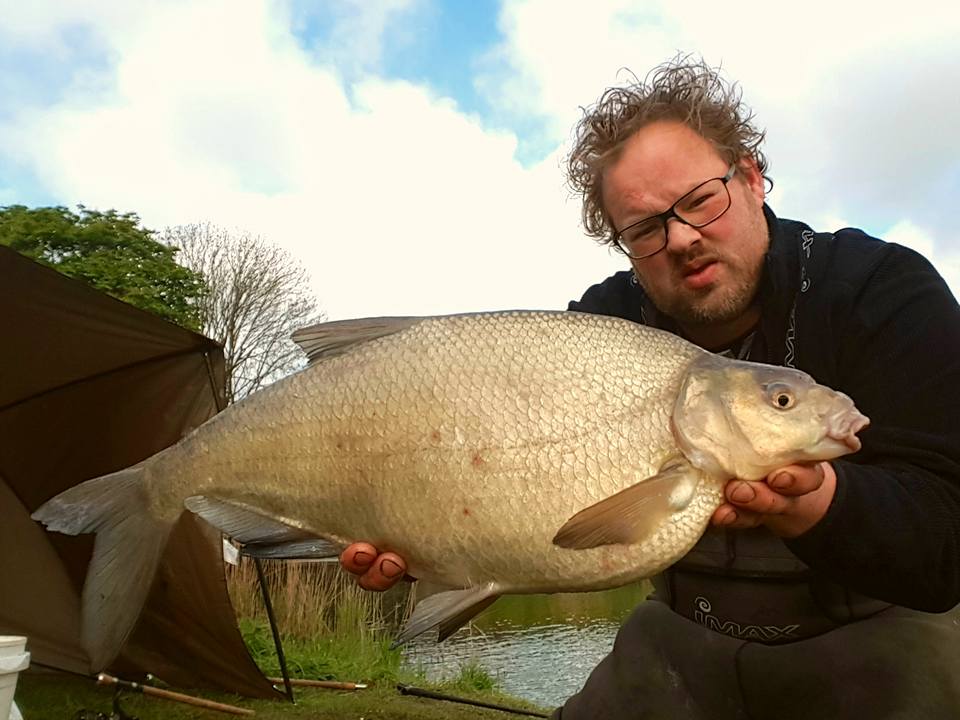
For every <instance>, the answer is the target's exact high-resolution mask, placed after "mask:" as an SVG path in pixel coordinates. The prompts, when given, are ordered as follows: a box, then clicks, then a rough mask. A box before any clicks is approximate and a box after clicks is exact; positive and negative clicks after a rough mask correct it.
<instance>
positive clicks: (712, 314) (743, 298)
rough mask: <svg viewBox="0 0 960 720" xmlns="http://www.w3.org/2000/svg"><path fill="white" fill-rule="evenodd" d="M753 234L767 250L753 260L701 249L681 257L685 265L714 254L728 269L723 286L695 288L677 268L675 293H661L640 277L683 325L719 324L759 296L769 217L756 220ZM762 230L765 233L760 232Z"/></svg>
mask: <svg viewBox="0 0 960 720" xmlns="http://www.w3.org/2000/svg"><path fill="white" fill-rule="evenodd" d="M750 232H751V234H754V237H755V238H756V242H758V243H763V245H762V247H763V251H762V252H760V253H759V257H758V258H757V259H756V260H755V261H754V262H753V263H752V264H748V262H749V261H745V260H744V259H743V258H742V257H741V258H735V259H731V258H727V257H725V256H724V254H723V253H715V252H710V251H701V252H699V253H696V254H693V255H690V256H687V257H684V258H682V259H680V258H678V259H677V261H676V266H675V267H676V268H681V267H683V266H684V265H685V264H687V263H690V262H692V261H694V260H696V259H698V258H699V257H703V256H706V257H708V258H714V259H715V260H716V261H717V262H719V263H721V264H722V266H723V267H722V269H723V270H725V271H726V272H727V273H728V277H727V278H726V281H725V282H724V283H723V284H722V285H719V286H716V285H714V286H710V287H706V288H702V289H697V290H691V289H689V288H685V287H683V286H682V284H681V283H682V282H683V281H682V276H681V272H680V271H679V269H678V270H677V272H676V275H677V277H678V278H680V279H679V280H678V282H677V285H675V286H674V289H673V292H672V293H663V294H661V293H660V292H658V291H657V290H656V289H655V288H651V287H648V283H645V282H644V281H643V278H641V277H640V276H639V275H637V280H638V281H639V283H640V286H641V287H642V288H643V289H644V291H645V292H646V293H647V297H648V298H650V300H651V302H653V304H654V306H656V308H657V309H658V310H659V311H660V312H662V313H664V314H666V315H668V316H669V317H671V318H673V319H674V320H675V321H676V322H678V323H679V324H680V325H682V326H684V327H687V328H695V327H702V326H710V325H717V324H722V323H727V322H731V321H733V320H736V319H737V318H739V317H741V316H742V315H743V314H744V313H745V312H746V311H747V310H748V308H750V306H751V305H753V304H754V302H755V301H756V299H757V293H758V292H759V289H760V276H761V274H762V271H763V259H764V257H765V256H766V248H767V247H768V245H769V238H768V235H767V227H766V221H765V220H763V217H762V216H760V222H755V223H752V227H751V228H750ZM759 233H762V235H759Z"/></svg>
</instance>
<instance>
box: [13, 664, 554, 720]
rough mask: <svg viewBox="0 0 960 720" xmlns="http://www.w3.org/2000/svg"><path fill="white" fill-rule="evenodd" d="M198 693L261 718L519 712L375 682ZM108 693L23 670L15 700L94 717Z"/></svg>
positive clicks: (28, 713)
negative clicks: (254, 695) (254, 693)
mask: <svg viewBox="0 0 960 720" xmlns="http://www.w3.org/2000/svg"><path fill="white" fill-rule="evenodd" d="M446 691H447V692H451V691H452V688H446ZM191 694H199V693H195V692H194V693H191ZM456 694H457V695H460V696H467V697H473V698H475V699H479V700H483V701H486V702H500V703H502V704H507V705H509V706H511V707H523V708H526V709H537V708H534V707H533V706H531V705H529V704H524V703H521V702H519V701H517V700H516V699H514V698H507V697H503V696H500V695H498V694H496V693H490V692H470V691H466V690H463V689H459V690H456ZM203 697H206V698H208V699H211V700H215V701H217V702H222V703H227V704H230V705H237V706H239V707H243V708H247V709H250V710H253V711H254V712H255V713H256V715H255V717H256V718H260V719H261V720H308V719H309V720H334V719H336V720H343V719H344V718H353V719H354V720H358V719H360V718H366V719H367V720H371V719H372V718H377V720H443V719H444V718H449V719H450V720H467V718H480V719H481V720H482V719H483V718H490V720H493V719H494V718H506V717H521V716H519V715H507V714H505V713H502V712H500V711H497V710H486V709H483V708H476V707H469V706H466V705H458V704H453V703H449V702H442V701H438V700H428V699H423V698H416V697H409V696H405V695H401V694H400V693H399V692H397V690H396V689H395V688H394V687H393V686H391V685H386V684H377V685H375V686H372V687H370V688H368V689H366V690H358V691H356V692H342V691H335V690H314V689H298V691H297V693H296V697H297V703H296V705H291V704H289V703H287V702H281V701H271V700H249V699H247V698H240V697H237V696H235V695H226V694H222V693H203ZM112 699H113V692H112V691H111V690H109V689H108V688H100V687H97V686H96V685H94V683H93V682H92V681H89V680H83V679H81V678H77V677H72V676H60V675H50V674H44V675H40V674H37V675H30V674H26V675H21V677H20V682H19V684H18V686H17V703H18V705H19V706H20V710H21V712H22V713H23V716H24V718H25V720H69V719H70V718H76V717H77V712H78V711H80V710H87V711H90V712H91V713H92V714H90V715H89V716H88V717H89V718H90V719H91V720H93V718H95V717H96V713H103V714H104V715H106V716H109V715H110V713H111V712H112ZM120 703H121V707H122V709H123V711H124V712H126V713H127V714H129V715H133V716H135V717H138V718H140V720H212V719H213V718H229V717H239V716H234V715H227V714H224V713H220V712H215V711H213V710H204V709H201V708H193V707H189V706H187V705H181V704H178V703H173V702H170V701H165V700H158V699H155V698H149V697H144V696H140V695H135V694H127V693H124V694H123V695H121V700H120ZM541 710H542V708H541Z"/></svg>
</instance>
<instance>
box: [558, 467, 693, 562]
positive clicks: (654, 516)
mask: <svg viewBox="0 0 960 720" xmlns="http://www.w3.org/2000/svg"><path fill="white" fill-rule="evenodd" d="M700 476H701V472H700V471H699V470H697V469H696V468H694V467H693V466H692V465H690V463H689V462H687V460H686V459H684V458H673V459H671V460H669V461H668V462H666V463H664V464H663V465H662V466H661V468H660V472H658V473H657V474H656V475H653V476H652V477H649V478H646V479H645V480H642V481H641V482H639V483H637V484H636V485H631V486H630V487H628V488H626V489H625V490H621V491H620V492H618V493H617V494H616V495H611V496H610V497H608V498H605V499H603V500H601V501H600V502H598V503H597V504H595V505H591V506H590V507H588V508H586V509H584V510H581V511H580V512H578V513H577V514H576V515H574V516H573V517H572V518H570V519H569V520H568V521H567V522H566V523H565V524H564V526H563V527H562V528H560V530H559V531H558V532H557V534H556V535H555V536H554V538H553V544H554V545H558V546H560V547H563V548H569V549H574V550H583V549H586V548H592V547H598V546H600V545H617V544H622V545H633V544H635V543H640V542H643V541H644V540H646V539H647V538H649V537H651V536H652V535H653V534H654V533H655V532H656V530H657V529H658V528H659V527H661V526H662V525H663V523H665V522H669V520H670V516H671V515H672V514H673V513H676V512H679V511H681V510H683V509H684V508H685V507H686V506H687V505H688V504H689V503H690V501H691V500H692V499H693V496H694V493H695V491H696V489H697V482H698V481H699V480H700Z"/></svg>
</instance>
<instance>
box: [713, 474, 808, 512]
mask: <svg viewBox="0 0 960 720" xmlns="http://www.w3.org/2000/svg"><path fill="white" fill-rule="evenodd" d="M725 495H726V498H727V502H729V503H730V504H731V505H733V506H734V507H736V508H737V509H738V510H749V511H751V512H755V513H760V514H762V515H779V514H781V513H785V512H787V511H788V510H789V509H790V507H791V505H792V503H793V502H794V499H793V498H790V497H786V496H784V495H781V494H780V493H778V492H777V491H775V490H773V489H772V488H770V487H768V486H767V484H766V483H765V482H750V481H747V480H731V481H730V482H728V483H727V487H726V489H725Z"/></svg>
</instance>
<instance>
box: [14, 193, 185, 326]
mask: <svg viewBox="0 0 960 720" xmlns="http://www.w3.org/2000/svg"><path fill="white" fill-rule="evenodd" d="M77 207H78V212H76V213H73V212H71V211H70V210H68V209H67V208H65V207H45V208H27V207H24V206H23V205H10V206H6V207H0V244H2V245H8V246H10V247H11V248H13V249H14V250H16V251H18V252H20V253H22V254H23V255H26V256H28V257H31V258H33V259H34V260H37V261H38V262H41V263H43V264H45V265H50V266H52V267H54V268H56V269H57V270H59V271H60V272H62V273H64V274H65V275H70V276H72V277H76V278H80V279H82V280H85V281H86V282H88V283H89V284H90V285H92V286H93V287H95V288H97V289H99V290H103V291H104V292H107V293H109V294H110V295H113V296H114V297H115V298H118V299H120V300H123V301H125V302H128V303H130V304H131V305H135V306H137V307H139V308H141V309H143V310H147V311H149V312H152V313H155V314H157V315H159V316H161V317H163V318H166V319H167V320H170V321H171V322H175V323H177V324H178V325H182V326H183V327H187V328H190V329H191V330H199V329H200V327H201V322H200V310H199V300H200V298H201V297H202V295H203V293H204V287H203V279H202V277H201V276H200V275H199V274H197V273H195V272H193V271H191V270H189V269H187V268H185V267H183V266H181V265H178V264H177V262H176V259H175V258H176V252H177V251H176V249H175V248H171V247H169V246H168V245H165V244H163V243H162V242H159V241H157V240H155V239H154V237H153V232H152V231H151V230H147V229H145V228H143V227H141V226H140V218H139V217H138V216H137V215H136V214H134V213H124V214H120V213H117V212H116V211H115V210H108V211H107V212H99V211H96V210H89V209H87V208H85V207H84V206H83V205H78V206H77Z"/></svg>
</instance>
